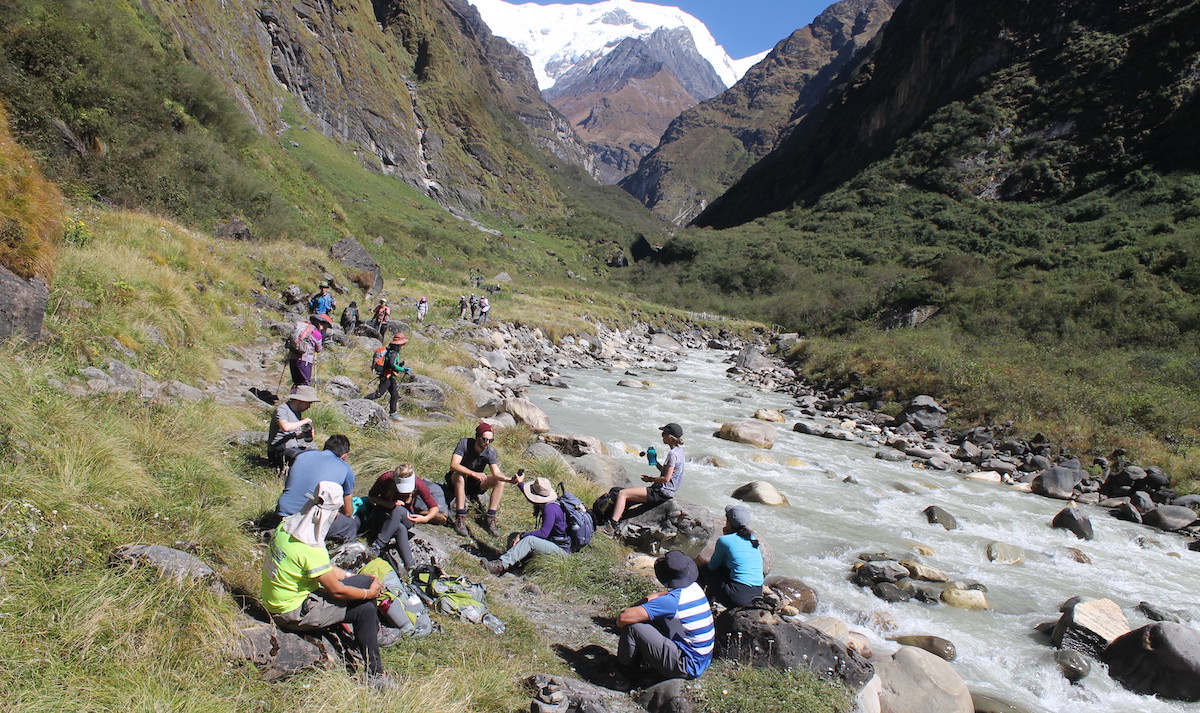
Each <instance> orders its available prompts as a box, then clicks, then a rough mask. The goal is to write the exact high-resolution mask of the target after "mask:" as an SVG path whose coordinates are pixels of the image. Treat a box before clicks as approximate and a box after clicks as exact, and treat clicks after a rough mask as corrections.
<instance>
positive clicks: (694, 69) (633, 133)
mask: <svg viewBox="0 0 1200 713" xmlns="http://www.w3.org/2000/svg"><path fill="white" fill-rule="evenodd" d="M724 88H725V87H724V85H723V84H722V83H721V80H720V79H719V78H718V77H717V75H716V72H715V71H714V70H713V68H712V65H710V64H709V63H708V61H707V60H705V59H704V58H703V57H701V56H700V54H699V53H698V52H697V51H696V46H695V43H694V41H693V40H692V36H691V33H690V32H688V31H687V29H685V28H674V29H663V28H660V29H659V30H656V31H655V32H654V33H652V34H651V35H650V36H649V37H647V38H645V39H636V38H626V39H624V40H622V41H621V43H620V44H619V45H617V47H615V48H614V49H613V50H612V51H611V52H610V53H608V54H607V55H606V56H605V57H604V58H603V59H601V60H600V61H599V62H597V63H596V64H595V66H586V65H581V66H579V67H577V68H575V69H573V70H572V71H570V72H567V73H566V74H564V75H563V76H561V77H559V78H558V80H557V81H556V82H555V84H554V86H553V87H551V88H550V89H548V90H546V91H545V92H544V95H545V97H546V99H547V100H549V101H550V102H551V103H552V104H553V105H554V106H555V107H557V108H558V109H559V110H560V111H562V113H563V114H565V115H566V116H567V118H568V119H569V120H570V122H571V124H572V126H574V127H575V128H576V130H577V131H578V132H579V134H580V135H581V136H582V137H583V138H584V139H585V140H586V141H587V142H588V144H589V146H590V147H591V149H592V151H593V152H594V153H595V155H596V156H597V158H598V161H599V175H600V180H601V182H602V183H609V184H612V183H616V182H617V181H619V180H621V179H622V178H624V177H625V176H626V175H628V174H629V173H630V172H631V171H633V170H634V168H636V166H637V164H638V161H639V160H640V159H641V157H642V156H644V155H646V154H647V153H648V152H649V151H650V150H651V149H652V148H653V147H654V146H655V145H657V144H658V140H659V138H660V137H661V136H662V132H663V130H664V129H665V128H666V127H667V125H668V123H669V122H670V121H671V119H673V118H674V117H676V116H678V115H679V113H680V112H681V111H683V110H685V109H687V108H689V107H691V106H694V105H695V104H696V102H698V101H701V100H703V99H707V98H709V97H711V96H713V95H714V94H716V93H717V92H720V91H721V90H723V89H724Z"/></svg>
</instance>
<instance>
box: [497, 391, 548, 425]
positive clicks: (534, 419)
mask: <svg viewBox="0 0 1200 713" xmlns="http://www.w3.org/2000/svg"><path fill="white" fill-rule="evenodd" d="M500 410H501V412H502V413H507V414H509V415H511V416H512V417H513V418H514V419H515V420H516V422H517V423H520V424H524V425H526V426H528V427H529V430H531V431H533V432H534V433H545V432H546V431H549V430H550V417H549V416H547V415H546V413H545V412H544V411H542V410H541V409H540V408H538V407H537V406H535V405H534V403H533V402H532V401H530V400H529V399H504V401H503V402H501V405H500Z"/></svg>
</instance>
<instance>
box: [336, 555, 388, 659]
mask: <svg viewBox="0 0 1200 713" xmlns="http://www.w3.org/2000/svg"><path fill="white" fill-rule="evenodd" d="M342 583H343V584H348V585H350V586H352V587H362V588H363V589H368V588H370V586H371V577H370V575H366V574H355V575H352V576H350V577H346V578H345V579H343V580H342ZM346 621H347V622H349V623H350V627H351V628H352V629H354V643H356V644H358V648H359V650H361V651H362V653H363V658H365V659H366V660H367V671H368V672H369V673H371V674H380V673H383V662H382V661H380V660H379V609H378V607H377V606H376V604H375V600H374V599H368V600H367V601H362V602H354V603H352V604H349V605H348V606H347V607H346Z"/></svg>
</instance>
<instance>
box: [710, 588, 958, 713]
mask: <svg viewBox="0 0 1200 713" xmlns="http://www.w3.org/2000/svg"><path fill="white" fill-rule="evenodd" d="M716 627H717V650H716V653H717V655H718V656H721V657H723V658H728V659H733V660H735V661H739V662H742V663H749V664H752V665H755V666H773V667H775V668H779V669H801V670H808V671H810V672H812V673H813V674H814V675H816V676H818V677H821V678H832V679H836V680H838V681H841V682H842V683H844V684H846V685H847V686H848V687H850V688H852V689H854V690H858V689H860V688H862V687H863V686H864V685H866V683H867V681H869V680H871V677H872V676H873V675H874V673H875V672H874V670H873V668H872V666H871V663H870V662H868V661H867V660H866V659H864V658H862V657H861V656H859V655H858V654H857V653H856V652H854V651H851V650H849V649H847V648H846V646H845V645H843V644H842V643H841V642H840V641H838V640H836V639H834V638H833V637H831V636H828V635H827V634H825V633H823V632H821V631H819V630H817V629H816V628H814V627H811V626H809V625H807V624H803V623H801V622H798V621H794V620H792V619H787V618H784V617H781V616H779V615H778V614H775V613H774V612H771V611H768V610H765V609H750V608H743V609H730V610H728V611H726V612H724V613H723V614H721V615H720V616H718V617H717V620H716ZM935 710H936V709H935Z"/></svg>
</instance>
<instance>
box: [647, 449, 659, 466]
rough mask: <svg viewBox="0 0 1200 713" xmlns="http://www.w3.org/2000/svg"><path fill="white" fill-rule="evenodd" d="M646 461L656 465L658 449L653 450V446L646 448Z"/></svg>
mask: <svg viewBox="0 0 1200 713" xmlns="http://www.w3.org/2000/svg"><path fill="white" fill-rule="evenodd" d="M646 462H647V463H649V464H650V465H658V451H656V450H654V446H650V447H649V448H647V449H646Z"/></svg>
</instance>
